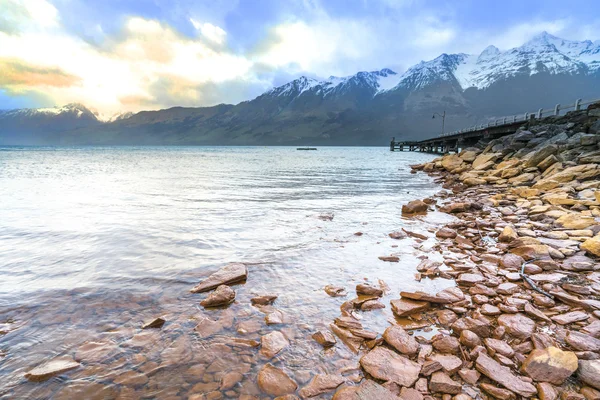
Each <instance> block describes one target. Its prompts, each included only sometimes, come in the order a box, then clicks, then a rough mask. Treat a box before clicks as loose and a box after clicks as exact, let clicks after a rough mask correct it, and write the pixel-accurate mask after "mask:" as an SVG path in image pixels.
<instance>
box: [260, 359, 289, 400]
mask: <svg viewBox="0 0 600 400" xmlns="http://www.w3.org/2000/svg"><path fill="white" fill-rule="evenodd" d="M257 381H258V387H259V388H260V390H262V391H263V392H264V393H267V394H270V395H272V396H283V395H286V394H291V393H294V392H295V391H296V389H297V388H298V385H297V384H296V382H294V381H293V380H292V378H290V377H289V376H288V375H287V374H286V373H285V372H283V371H282V370H281V369H279V368H276V367H274V366H272V365H271V364H266V365H265V366H264V367H262V369H261V370H260V371H259V373H258V376H257Z"/></svg>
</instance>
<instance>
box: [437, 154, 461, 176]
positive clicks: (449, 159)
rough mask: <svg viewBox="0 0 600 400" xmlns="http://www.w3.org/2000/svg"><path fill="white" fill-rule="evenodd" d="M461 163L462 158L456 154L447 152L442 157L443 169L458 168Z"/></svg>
mask: <svg viewBox="0 0 600 400" xmlns="http://www.w3.org/2000/svg"><path fill="white" fill-rule="evenodd" d="M462 164H463V160H462V158H460V157H459V156H458V155H457V154H449V155H446V156H444V158H442V167H444V169H445V170H446V171H449V172H452V171H454V170H455V169H457V168H460V167H461V166H462Z"/></svg>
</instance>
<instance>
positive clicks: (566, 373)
mask: <svg viewBox="0 0 600 400" xmlns="http://www.w3.org/2000/svg"><path fill="white" fill-rule="evenodd" d="M521 369H522V370H523V371H524V372H525V373H526V374H527V375H529V376H530V377H531V379H533V380H534V381H537V382H550V383H552V384H554V385H562V384H563V382H564V381H565V380H566V379H567V378H568V377H570V376H571V375H572V374H573V373H574V372H575V371H576V370H577V356H576V355H575V353H573V352H572V351H562V350H560V349H559V348H557V347H553V346H551V347H547V348H545V349H535V350H533V351H532V352H531V353H529V356H528V357H527V359H525V361H524V362H523V365H522V367H521Z"/></svg>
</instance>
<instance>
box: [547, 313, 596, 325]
mask: <svg viewBox="0 0 600 400" xmlns="http://www.w3.org/2000/svg"><path fill="white" fill-rule="evenodd" d="M589 318H590V315H589V314H588V313H586V312H583V311H571V312H568V313H565V314H560V315H555V316H553V317H551V319H552V321H554V322H556V323H557V324H561V325H567V324H572V323H573V322H579V321H585V320H587V319H589Z"/></svg>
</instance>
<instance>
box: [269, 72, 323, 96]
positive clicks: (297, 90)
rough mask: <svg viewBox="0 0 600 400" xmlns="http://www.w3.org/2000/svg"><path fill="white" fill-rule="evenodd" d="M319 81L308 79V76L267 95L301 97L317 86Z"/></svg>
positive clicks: (277, 88)
mask: <svg viewBox="0 0 600 400" xmlns="http://www.w3.org/2000/svg"><path fill="white" fill-rule="evenodd" d="M318 84H319V81H318V80H316V79H313V78H308V77H306V76H301V77H300V78H298V79H294V80H293V81H291V82H289V83H286V84H285V85H282V86H279V87H276V88H273V89H271V90H269V91H268V92H267V93H265V94H267V95H272V96H293V97H296V96H299V95H301V94H302V93H304V92H305V91H307V90H310V89H311V88H313V87H315V86H317V85H318Z"/></svg>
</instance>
